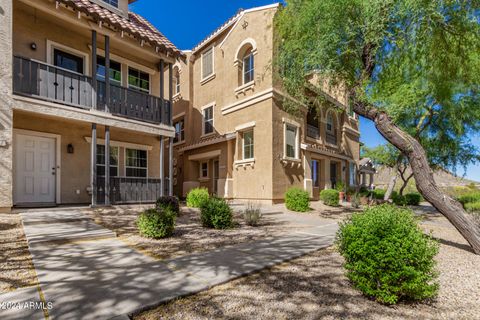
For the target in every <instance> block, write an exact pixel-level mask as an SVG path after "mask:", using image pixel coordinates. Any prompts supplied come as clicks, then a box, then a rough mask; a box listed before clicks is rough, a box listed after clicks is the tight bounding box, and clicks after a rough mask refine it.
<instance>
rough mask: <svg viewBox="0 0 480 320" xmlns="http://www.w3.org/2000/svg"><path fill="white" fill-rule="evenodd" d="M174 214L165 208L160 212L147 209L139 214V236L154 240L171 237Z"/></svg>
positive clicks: (173, 226) (173, 227)
mask: <svg viewBox="0 0 480 320" xmlns="http://www.w3.org/2000/svg"><path fill="white" fill-rule="evenodd" d="M175 216H176V214H175V212H173V210H172V209H170V208H166V209H165V210H162V211H157V210H156V209H148V210H146V211H144V212H142V213H141V214H140V216H139V217H138V219H137V227H138V230H139V231H140V234H141V235H143V236H145V237H148V238H154V239H160V238H165V237H168V236H171V235H172V233H173V230H174V229H175Z"/></svg>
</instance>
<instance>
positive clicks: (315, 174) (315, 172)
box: [312, 160, 320, 188]
mask: <svg viewBox="0 0 480 320" xmlns="http://www.w3.org/2000/svg"><path fill="white" fill-rule="evenodd" d="M319 169H320V165H319V162H318V160H312V184H313V186H314V187H316V188H318V187H319V186H320V171H319Z"/></svg>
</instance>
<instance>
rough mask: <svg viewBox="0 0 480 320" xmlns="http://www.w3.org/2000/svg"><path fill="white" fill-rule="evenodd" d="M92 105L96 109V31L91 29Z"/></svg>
mask: <svg viewBox="0 0 480 320" xmlns="http://www.w3.org/2000/svg"><path fill="white" fill-rule="evenodd" d="M92 107H93V109H97V31H95V30H92Z"/></svg>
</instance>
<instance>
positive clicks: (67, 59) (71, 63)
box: [53, 48, 83, 74]
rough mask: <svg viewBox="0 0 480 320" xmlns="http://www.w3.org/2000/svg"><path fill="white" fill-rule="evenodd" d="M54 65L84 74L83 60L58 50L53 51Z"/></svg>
mask: <svg viewBox="0 0 480 320" xmlns="http://www.w3.org/2000/svg"><path fill="white" fill-rule="evenodd" d="M53 64H54V65H55V66H57V67H60V68H63V69H67V70H71V71H73V72H77V73H82V74H83V58H82V57H79V56H77V55H74V54H71V53H68V52H65V51H62V50H60V49H57V48H55V49H54V50H53Z"/></svg>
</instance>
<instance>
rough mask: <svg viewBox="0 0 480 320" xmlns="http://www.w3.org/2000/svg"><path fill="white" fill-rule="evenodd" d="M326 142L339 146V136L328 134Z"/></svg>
mask: <svg viewBox="0 0 480 320" xmlns="http://www.w3.org/2000/svg"><path fill="white" fill-rule="evenodd" d="M326 140H327V143H330V144H334V145H336V144H337V135H336V134H333V133H328V132H327V135H326Z"/></svg>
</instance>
